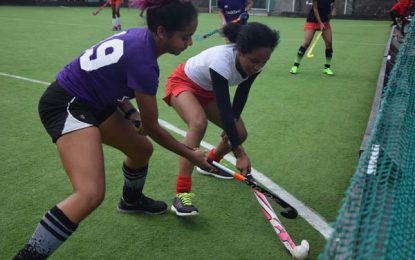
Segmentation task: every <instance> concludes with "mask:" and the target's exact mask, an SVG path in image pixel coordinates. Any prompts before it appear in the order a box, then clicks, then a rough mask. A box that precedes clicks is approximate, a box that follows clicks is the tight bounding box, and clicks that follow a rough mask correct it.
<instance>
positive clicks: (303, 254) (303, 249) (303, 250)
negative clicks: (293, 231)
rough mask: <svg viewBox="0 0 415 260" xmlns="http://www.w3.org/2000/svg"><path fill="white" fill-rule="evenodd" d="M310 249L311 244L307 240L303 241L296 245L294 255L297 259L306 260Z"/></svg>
mask: <svg viewBox="0 0 415 260" xmlns="http://www.w3.org/2000/svg"><path fill="white" fill-rule="evenodd" d="M309 249H310V245H309V244H308V242H307V240H303V241H301V244H300V245H298V246H296V247H295V248H294V250H293V257H294V259H297V260H304V259H306V258H307V256H308V250H309Z"/></svg>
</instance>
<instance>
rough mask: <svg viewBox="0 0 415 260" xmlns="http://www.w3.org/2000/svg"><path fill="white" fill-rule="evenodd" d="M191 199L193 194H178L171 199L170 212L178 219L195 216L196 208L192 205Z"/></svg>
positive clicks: (197, 212)
mask: <svg viewBox="0 0 415 260" xmlns="http://www.w3.org/2000/svg"><path fill="white" fill-rule="evenodd" d="M192 197H194V194H193V193H187V192H184V193H178V194H177V195H176V197H174V199H173V205H172V206H171V210H172V211H173V212H174V213H176V215H177V216H180V217H186V216H195V215H197V214H199V211H198V210H197V208H196V207H195V206H193V204H192Z"/></svg>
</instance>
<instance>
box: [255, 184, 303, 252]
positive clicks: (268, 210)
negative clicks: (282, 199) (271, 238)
mask: <svg viewBox="0 0 415 260" xmlns="http://www.w3.org/2000/svg"><path fill="white" fill-rule="evenodd" d="M251 178H252V177H251ZM254 195H255V198H256V199H257V200H258V202H259V205H260V206H261V209H262V212H263V213H264V215H265V218H266V219H267V220H268V222H269V223H270V224H271V225H272V227H273V228H274V230H275V233H277V235H278V238H279V239H280V241H281V242H282V244H283V245H284V247H285V248H286V249H287V250H288V252H290V254H291V255H292V257H293V258H294V259H298V260H302V259H306V258H307V256H308V252H309V249H310V245H309V244H308V241H307V240H302V241H301V244H300V245H295V243H294V241H293V240H292V239H291V237H290V235H289V234H288V232H287V231H286V230H285V228H284V226H283V225H282V224H281V221H280V220H279V218H278V217H277V214H275V211H274V209H273V208H272V207H271V205H270V204H269V202H268V200H267V198H266V197H265V195H264V194H262V193H261V192H259V191H257V190H254Z"/></svg>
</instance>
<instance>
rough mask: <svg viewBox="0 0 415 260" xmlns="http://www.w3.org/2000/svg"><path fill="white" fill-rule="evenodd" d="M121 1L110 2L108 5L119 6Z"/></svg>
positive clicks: (112, 0)
mask: <svg viewBox="0 0 415 260" xmlns="http://www.w3.org/2000/svg"><path fill="white" fill-rule="evenodd" d="M122 1H123V0H110V5H121V4H122Z"/></svg>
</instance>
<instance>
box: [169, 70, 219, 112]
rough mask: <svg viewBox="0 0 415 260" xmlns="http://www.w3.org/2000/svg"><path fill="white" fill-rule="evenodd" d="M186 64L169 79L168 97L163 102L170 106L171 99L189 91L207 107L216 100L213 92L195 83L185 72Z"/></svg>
mask: <svg viewBox="0 0 415 260" xmlns="http://www.w3.org/2000/svg"><path fill="white" fill-rule="evenodd" d="M184 65H185V63H182V64H180V65H179V66H178V67H177V68H176V70H175V71H173V73H172V74H171V75H170V76H169V77H168V78H167V83H166V96H165V97H164V98H163V100H164V101H165V102H166V103H167V105H169V106H170V97H171V96H172V95H173V96H175V97H177V96H178V95H180V93H182V92H185V91H189V92H191V93H193V95H194V96H195V97H196V98H197V100H198V101H199V103H200V105H201V106H202V107H205V106H206V105H207V104H209V103H210V102H212V100H214V99H215V94H214V93H213V91H208V90H205V89H203V88H201V87H199V86H198V85H197V84H196V83H194V82H193V81H192V80H191V79H190V78H189V77H188V76H187V75H186V73H185V72H184Z"/></svg>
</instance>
